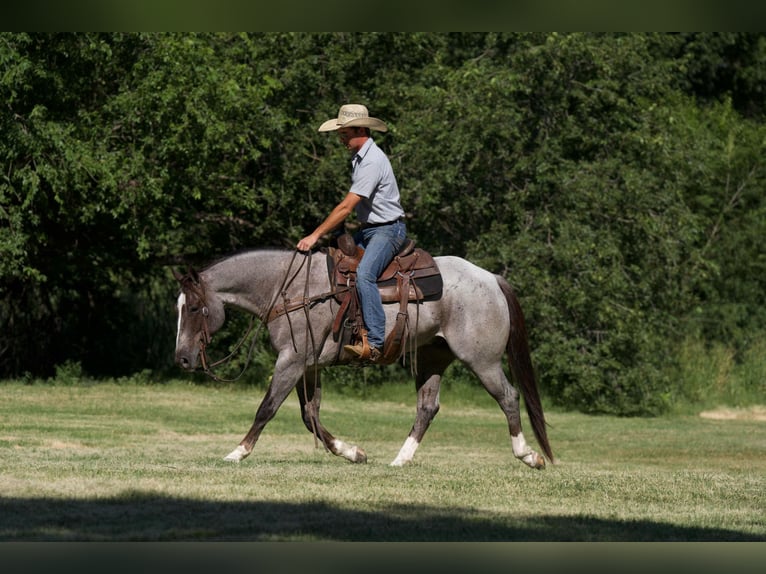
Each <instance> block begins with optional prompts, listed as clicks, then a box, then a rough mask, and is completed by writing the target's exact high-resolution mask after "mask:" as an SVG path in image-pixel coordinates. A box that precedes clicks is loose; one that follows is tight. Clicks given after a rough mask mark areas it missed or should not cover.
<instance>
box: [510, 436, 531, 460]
mask: <svg viewBox="0 0 766 574" xmlns="http://www.w3.org/2000/svg"><path fill="white" fill-rule="evenodd" d="M511 446H512V447H513V456H515V457H516V458H524V457H525V456H526V455H528V454H529V453H530V452H532V449H531V448H530V447H529V445H528V444H527V441H526V440H524V433H523V432H520V433H519V434H518V435H516V436H512V437H511Z"/></svg>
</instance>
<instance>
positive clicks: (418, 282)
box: [327, 233, 442, 365]
mask: <svg viewBox="0 0 766 574" xmlns="http://www.w3.org/2000/svg"><path fill="white" fill-rule="evenodd" d="M337 244H338V247H337V248H336V247H330V248H329V249H328V253H327V266H328V272H329V274H330V286H331V288H332V291H333V293H334V296H335V299H336V301H337V302H338V303H339V304H340V309H339V310H338V312H337V314H336V315H335V320H334V321H333V327H332V334H333V339H334V340H335V341H340V342H341V345H339V349H341V348H342V347H343V345H345V344H355V343H357V342H360V341H361V343H362V345H363V347H364V348H365V351H366V353H365V354H363V355H362V357H361V359H362V360H363V361H364V360H365V359H366V358H367V357H368V356H369V351H368V349H369V345H368V344H367V330H366V329H365V327H364V320H363V318H362V309H361V306H360V305H359V297H358V295H357V291H356V269H357V267H358V266H359V261H360V260H361V258H362V255H364V250H363V249H362V248H361V247H358V246H357V245H356V243H355V242H354V239H353V238H352V237H351V235H350V234H348V233H344V234H343V235H341V236H339V237H338V239H337ZM377 283H378V290H379V291H380V297H381V299H382V301H383V303H384V304H386V303H399V312H398V314H397V316H396V322H395V324H394V326H393V329H392V330H391V332H390V333H389V334H388V337H386V341H385V344H384V347H383V354H382V356H381V358H380V359H379V360H378V361H377V364H383V365H387V364H391V363H394V362H396V361H397V360H398V359H399V358H400V357H401V356H402V354H403V353H404V342H405V341H406V339H407V332H408V330H409V316H408V313H407V305H408V303H410V302H414V303H418V304H419V303H422V302H423V301H426V300H435V299H439V298H440V297H441V294H442V277H441V274H440V272H439V268H438V267H437V265H436V262H435V261H434V259H433V257H432V256H431V255H430V254H429V253H428V252H426V251H424V250H423V249H421V248H419V247H415V242H414V241H413V240H412V239H409V238H408V239H407V240H406V241H405V243H404V246H403V247H402V249H401V250H400V251H399V253H397V254H396V256H394V258H393V260H392V261H391V263H390V264H389V265H388V267H386V269H385V270H384V271H383V273H382V274H381V276H380V277H379V278H378V281H377Z"/></svg>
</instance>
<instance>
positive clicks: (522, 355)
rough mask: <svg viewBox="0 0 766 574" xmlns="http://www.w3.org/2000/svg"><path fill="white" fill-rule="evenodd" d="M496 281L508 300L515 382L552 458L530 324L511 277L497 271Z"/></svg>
mask: <svg viewBox="0 0 766 574" xmlns="http://www.w3.org/2000/svg"><path fill="white" fill-rule="evenodd" d="M496 277H497V282H498V284H499V285H500V289H502V291H503V294H504V295H505V299H506V301H507V302H508V312H509V315H510V319H511V330H510V334H509V335H508V343H507V344H506V350H507V352H508V363H509V367H510V369H511V374H512V375H513V378H514V379H515V381H516V383H517V384H518V385H519V386H520V387H521V393H522V395H524V405H525V406H526V408H527V414H528V415H529V420H530V422H531V423H532V430H533V431H534V433H535V438H537V442H538V444H539V445H540V448H541V449H542V450H543V452H544V453H545V456H547V457H548V460H550V461H551V462H553V451H552V450H551V446H550V444H549V443H548V433H547V432H546V428H545V426H546V423H545V415H544V414H543V405H542V403H541V402H540V393H539V392H538V391H537V382H536V378H535V371H534V368H533V367H532V358H531V356H530V354H529V343H528V342H527V327H526V324H525V322H524V313H523V312H522V310H521V305H520V304H519V300H518V298H517V297H516V293H514V291H513V289H512V288H511V286H510V284H509V283H508V281H506V280H505V279H504V278H503V277H501V276H500V275H497V276H496Z"/></svg>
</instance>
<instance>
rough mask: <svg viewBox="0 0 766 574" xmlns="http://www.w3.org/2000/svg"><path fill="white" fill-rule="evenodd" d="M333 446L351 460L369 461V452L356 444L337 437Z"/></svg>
mask: <svg viewBox="0 0 766 574" xmlns="http://www.w3.org/2000/svg"><path fill="white" fill-rule="evenodd" d="M333 446H334V447H335V450H337V451H338V453H339V454H340V455H341V456H342V457H343V458H345V459H347V460H350V461H351V462H367V454H366V453H365V452H364V451H363V450H362V449H360V448H359V447H358V446H356V445H355V444H348V443H345V442H343V441H342V440H340V439H338V438H336V439H335V440H334V441H333Z"/></svg>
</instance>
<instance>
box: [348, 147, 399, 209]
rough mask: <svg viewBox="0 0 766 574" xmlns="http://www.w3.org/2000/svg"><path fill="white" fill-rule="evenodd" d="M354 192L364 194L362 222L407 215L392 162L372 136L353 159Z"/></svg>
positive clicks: (352, 182) (351, 190)
mask: <svg viewBox="0 0 766 574" xmlns="http://www.w3.org/2000/svg"><path fill="white" fill-rule="evenodd" d="M349 191H350V192H351V193H354V194H356V195H358V196H360V197H361V198H362V201H360V202H359V203H357V204H356V216H357V218H358V219H359V221H361V222H362V223H385V222H388V221H396V220H397V219H399V218H400V217H404V210H403V209H402V206H401V204H400V202H399V201H400V200H399V186H398V185H397V183H396V177H395V176H394V170H393V169H392V168H391V162H390V161H388V157H387V156H386V154H385V153H383V150H381V149H380V148H379V147H378V146H377V144H376V143H375V142H374V141H373V140H372V138H369V139H368V140H367V141H366V142H365V143H364V145H363V146H362V147H361V149H360V150H359V151H358V152H357V153H356V154H355V155H354V157H353V158H352V159H351V189H350V190H349Z"/></svg>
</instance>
